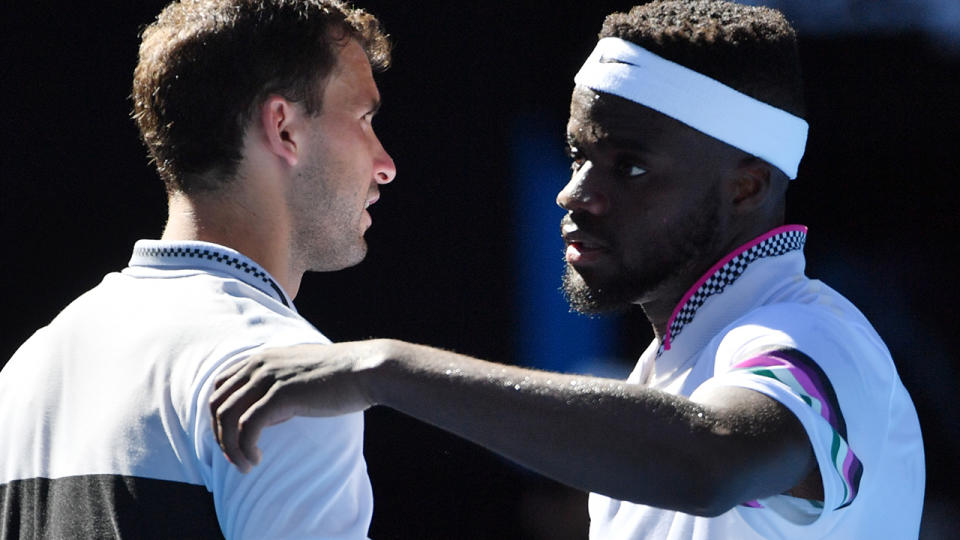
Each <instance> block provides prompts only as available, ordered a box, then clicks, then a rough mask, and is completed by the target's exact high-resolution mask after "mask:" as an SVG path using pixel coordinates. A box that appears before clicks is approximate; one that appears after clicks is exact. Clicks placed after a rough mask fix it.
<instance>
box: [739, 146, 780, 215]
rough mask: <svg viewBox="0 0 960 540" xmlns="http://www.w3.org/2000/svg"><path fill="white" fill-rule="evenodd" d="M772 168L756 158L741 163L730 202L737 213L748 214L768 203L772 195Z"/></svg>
mask: <svg viewBox="0 0 960 540" xmlns="http://www.w3.org/2000/svg"><path fill="white" fill-rule="evenodd" d="M770 167H771V166H770V164H769V163H767V162H765V161H763V160H760V159H757V158H755V157H750V158H746V159H744V160H743V161H741V162H740V165H739V166H738V167H737V168H736V170H735V174H734V178H733V180H732V182H731V194H730V195H731V198H730V202H731V205H732V206H733V209H734V211H735V212H737V213H748V212H751V211H753V210H756V209H757V208H759V207H761V206H763V205H764V204H765V203H766V202H767V200H768V198H769V197H770V196H771V195H772V193H771V192H772V179H771V172H770Z"/></svg>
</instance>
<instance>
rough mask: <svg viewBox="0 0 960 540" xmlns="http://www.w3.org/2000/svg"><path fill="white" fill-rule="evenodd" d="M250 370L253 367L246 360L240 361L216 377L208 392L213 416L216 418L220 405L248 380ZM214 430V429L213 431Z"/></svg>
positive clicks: (251, 370)
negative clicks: (211, 388)
mask: <svg viewBox="0 0 960 540" xmlns="http://www.w3.org/2000/svg"><path fill="white" fill-rule="evenodd" d="M252 372H253V368H252V367H251V366H250V363H249V362H248V361H240V362H237V363H236V364H234V365H232V366H230V367H229V368H227V371H225V372H224V373H223V374H221V375H219V376H218V377H217V380H216V382H215V383H214V384H215V386H214V390H213V392H212V393H211V394H210V413H211V416H212V417H213V418H216V412H217V409H218V408H220V405H222V404H223V402H224V401H226V400H227V398H229V397H230V396H232V395H233V394H234V393H235V392H236V391H237V390H238V389H240V388H241V387H242V386H243V385H244V384H246V383H247V381H249V380H250V376H251V374H252ZM216 432H217V430H216V429H214V433H216Z"/></svg>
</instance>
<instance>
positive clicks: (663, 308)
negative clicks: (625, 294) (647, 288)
mask: <svg viewBox="0 0 960 540" xmlns="http://www.w3.org/2000/svg"><path fill="white" fill-rule="evenodd" d="M782 224H783V220H782V218H780V219H779V221H776V220H767V221H762V222H757V223H755V224H751V226H748V227H743V228H742V230H740V231H739V232H738V233H737V234H735V235H733V236H732V237H730V238H727V239H726V240H725V241H724V242H722V243H720V244H719V245H718V247H717V249H716V250H715V252H714V253H713V255H712V256H711V257H705V258H704V259H703V260H701V261H699V264H697V265H692V266H691V267H690V269H688V270H687V271H685V272H680V273H678V274H677V275H676V276H675V278H674V279H672V280H670V281H669V282H667V283H665V284H664V285H662V286H661V288H660V290H658V291H657V292H656V293H655V294H651V295H650V297H649V299H644V300H641V301H640V302H638V304H640V307H641V308H642V309H643V313H644V315H645V316H646V318H647V320H648V321H649V322H650V325H651V326H652V327H653V334H654V336H655V337H656V338H657V340H658V341H659V342H660V343H663V339H664V336H666V334H667V325H668V324H669V323H670V317H672V316H673V312H674V310H676V309H677V308H678V307H679V306H678V304H679V303H680V301H681V300H682V299H683V298H684V296H685V295H686V294H687V292H689V291H690V288H691V287H693V285H694V284H695V283H697V282H698V281H699V280H700V278H702V277H703V276H704V274H705V273H706V272H707V271H708V270H710V268H712V267H713V265H714V264H716V263H717V262H718V261H720V260H721V259H723V258H724V257H725V256H727V255H729V254H730V253H732V252H733V251H734V250H736V249H738V248H739V247H740V246H743V245H744V244H746V243H747V242H749V241H750V240H753V239H754V238H757V237H758V236H760V235H762V234H764V233H766V232H767V231H770V230H772V229H774V228H776V227H778V226H780V225H782Z"/></svg>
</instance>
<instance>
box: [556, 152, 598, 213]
mask: <svg viewBox="0 0 960 540" xmlns="http://www.w3.org/2000/svg"><path fill="white" fill-rule="evenodd" d="M557 204H558V205H559V206H560V208H563V209H564V210H567V211H570V212H576V211H581V212H589V213H591V214H596V215H600V214H603V213H604V212H606V211H607V209H608V208H609V200H608V198H607V196H606V194H605V193H603V191H602V189H601V186H600V185H599V182H598V180H597V178H596V175H595V174H594V171H593V164H592V163H591V162H589V161H585V162H584V163H583V165H581V166H580V168H578V169H577V170H576V171H574V173H573V175H571V177H570V181H569V182H567V185H566V186H564V188H563V189H561V190H560V193H558V194H557Z"/></svg>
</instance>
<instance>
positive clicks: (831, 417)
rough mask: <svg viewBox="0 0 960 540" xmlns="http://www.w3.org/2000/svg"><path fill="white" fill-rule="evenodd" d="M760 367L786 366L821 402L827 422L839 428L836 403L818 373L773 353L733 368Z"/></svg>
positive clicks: (808, 392)
mask: <svg viewBox="0 0 960 540" xmlns="http://www.w3.org/2000/svg"><path fill="white" fill-rule="evenodd" d="M758 367H782V368H786V369H787V371H789V372H790V374H791V375H793V378H794V379H796V380H797V382H798V383H800V386H801V387H802V388H803V390H804V392H806V394H807V395H808V396H810V397H812V398H814V399H816V400H817V401H819V402H820V415H821V416H823V418H824V420H826V421H827V423H829V424H830V426H831V427H833V429H839V424H838V422H837V421H836V414H837V413H836V411H834V406H835V405H834V404H832V403H830V401H829V399H828V397H827V393H826V392H825V391H824V390H823V384H821V383H820V381H819V377H818V376H817V374H816V373H813V372H812V370H805V369H804V367H803V366H802V365H800V366H798V365H796V364H794V363H793V362H790V361H789V360H787V359H784V358H781V357H779V356H774V355H772V354H765V355H761V356H755V357H753V358H750V359H747V360H744V361H743V362H740V363H738V364H736V365H734V366H733V369H750V368H758Z"/></svg>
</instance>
